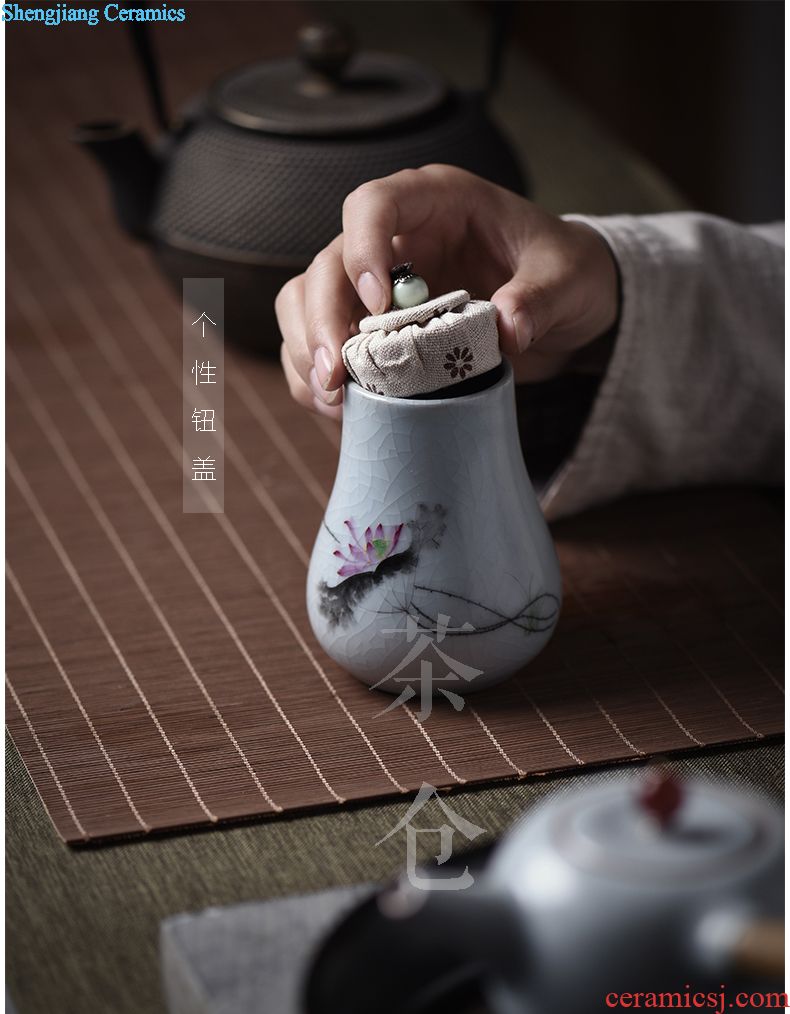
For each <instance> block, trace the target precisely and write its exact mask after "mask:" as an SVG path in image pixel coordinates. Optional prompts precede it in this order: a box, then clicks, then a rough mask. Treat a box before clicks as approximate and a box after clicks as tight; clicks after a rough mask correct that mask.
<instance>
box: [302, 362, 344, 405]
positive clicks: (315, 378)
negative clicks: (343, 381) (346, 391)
mask: <svg viewBox="0 0 790 1014" xmlns="http://www.w3.org/2000/svg"><path fill="white" fill-rule="evenodd" d="M308 379H309V381H310V388H311V390H312V392H313V395H314V396H315V397H316V398H318V400H319V401H321V402H323V403H324V404H325V405H335V404H337V402H338V401H339V399H340V398H342V396H343V392H342V390H341V391H327V390H326V388H325V387H324V385H323V384H322V383H321V378H320V376H319V375H318V372H317V370H316V368H315V367H313V369H312V370H310V374H309V377H308Z"/></svg>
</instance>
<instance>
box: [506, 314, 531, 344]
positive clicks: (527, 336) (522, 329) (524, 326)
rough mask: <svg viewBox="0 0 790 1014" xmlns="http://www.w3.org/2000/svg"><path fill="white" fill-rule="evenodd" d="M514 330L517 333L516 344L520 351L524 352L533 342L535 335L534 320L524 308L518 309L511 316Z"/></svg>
mask: <svg viewBox="0 0 790 1014" xmlns="http://www.w3.org/2000/svg"><path fill="white" fill-rule="evenodd" d="M511 320H512V321H513V330H514V331H515V334H516V345H517V346H518V350H519V352H524V351H525V349H527V348H529V346H530V345H531V344H532V340H533V338H534V335H533V333H532V321H531V320H530V319H529V317H528V316H527V314H526V313H524V311H523V310H516V312H515V313H514V314H513V316H512V317H511Z"/></svg>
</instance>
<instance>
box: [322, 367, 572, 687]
mask: <svg viewBox="0 0 790 1014" xmlns="http://www.w3.org/2000/svg"><path fill="white" fill-rule="evenodd" d="M560 604H561V583H560V573H559V566H558V563H557V557H556V554H555V552H554V546H553V544H552V541H551V537H550V535H549V532H548V528H547V526H546V522H545V521H544V518H543V515H542V513H541V510H540V507H539V506H538V503H537V500H536V497H535V493H534V491H533V489H532V486H531V484H530V481H529V478H528V476H527V471H526V468H525V466H524V459H523V457H522V453H521V447H520V443H519V438H518V430H517V426H516V411H515V394H514V386H513V373H512V370H511V368H510V366H509V365H508V364H506V363H503V364H502V366H501V367H500V368H499V370H498V372H497V374H496V375H495V376H494V379H493V380H492V381H491V382H490V385H489V386H488V387H486V388H485V389H483V390H480V391H477V392H476V393H473V394H467V395H462V396H456V397H446V398H389V397H385V396H382V395H378V394H374V393H373V392H370V391H367V390H365V389H364V388H362V387H360V386H359V385H358V384H356V383H355V382H354V381H349V382H348V384H347V386H346V391H345V401H344V408H343V439H342V446H341V451H340V462H339V466H338V472H337V477H336V479H335V485H334V489H333V490H332V495H331V497H330V500H329V504H328V506H327V509H326V514H325V516H324V521H323V523H322V525H321V528H320V530H319V533H318V537H317V539H316V542H315V546H314V548H313V554H312V558H311V561H310V568H309V571H308V578H307V607H308V613H309V616H310V622H311V623H312V626H313V630H314V632H315V635H316V637H317V638H318V640H319V642H320V643H321V645H322V647H323V648H324V650H325V651H326V652H327V654H329V655H330V656H331V657H332V658H333V659H335V661H337V662H338V663H339V664H340V665H342V666H343V667H344V668H346V669H348V670H349V671H350V672H352V673H353V674H354V675H355V676H357V677H358V678H359V679H360V680H362V681H363V682H365V683H368V684H370V685H378V686H379V688H380V689H383V690H388V691H390V692H392V693H401V692H402V691H403V690H404V688H405V686H407V685H411V686H414V687H415V688H416V687H417V686H418V685H420V683H421V680H422V681H423V684H422V685H423V686H424V682H425V680H426V678H427V677H428V676H430V679H431V681H432V684H433V692H434V693H437V692H439V691H440V690H441V689H443V690H446V691H447V692H448V693H449V694H460V695H463V694H465V693H468V692H470V691H475V690H479V689H483V688H484V687H488V686H492V685H493V684H495V683H498V682H500V681H501V680H503V679H506V678H507V677H508V676H511V675H512V674H513V673H515V672H517V671H518V670H519V669H521V668H522V667H523V666H524V665H526V663H528V662H529V661H531V660H532V659H533V658H534V657H535V656H536V655H537V654H538V653H539V652H540V651H541V650H542V649H543V647H545V645H546V643H547V642H548V640H549V638H550V637H551V635H552V633H553V631H554V628H555V626H556V623H557V620H558V617H559V612H560Z"/></svg>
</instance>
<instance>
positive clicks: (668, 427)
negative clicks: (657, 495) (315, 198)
mask: <svg viewBox="0 0 790 1014" xmlns="http://www.w3.org/2000/svg"><path fill="white" fill-rule="evenodd" d="M581 220H583V221H585V222H586V223H587V224H588V225H590V226H592V227H593V228H596V229H597V230H598V231H599V232H600V233H601V234H602V235H603V236H604V238H605V239H606V241H607V242H608V243H609V245H610V247H611V249H612V251H613V253H614V256H615V258H616V260H617V263H618V265H619V269H620V273H621V282H622V311H621V317H620V322H619V327H618V332H617V336H616V340H615V342H614V345H613V348H612V351H611V357H610V360H609V363H608V366H607V368H606V371H605V375H604V376H603V378H602V379H601V381H600V385H599V386H598V389H597V392H595V396H594V401H593V404H592V407H591V408H590V410H589V414H588V415H587V417H586V420H585V421H584V422H583V424H582V425H581V426H580V430H581V431H580V434H579V436H578V440H577V442H576V445H575V447H574V449H573V450H572V452H570V454H569V455H568V457H567V458H566V459H565V460H564V462H563V463H562V464H561V465H560V467H559V469H558V470H557V471H556V472H555V474H554V475H553V476H552V477H551V478H550V480H549V481H548V483H547V484H546V486H545V488H544V490H543V504H544V509H545V510H546V512H547V514H548V515H549V516H550V517H559V516H562V515H565V514H570V513H574V512H576V511H579V510H582V509H584V508H585V507H589V506H592V505H594V504H596V503H600V502H603V501H605V500H609V499H612V498H614V497H617V496H620V495H622V494H625V493H628V492H634V491H638V490H649V489H661V488H667V487H671V486H680V485H689V484H701V483H708V482H768V483H772V482H779V481H781V476H782V467H783V361H784V356H783V335H784V328H783V316H784V302H783V298H784V248H783V233H782V234H781V235H780V234H779V233H778V232H777V230H776V229H774V230H773V231H772V230H770V229H766V228H765V227H758V228H748V227H745V226H739V225H736V224H734V223H731V222H726V221H723V220H721V219H716V218H712V217H709V216H703V215H697V214H672V215H660V216H648V217H643V218H631V217H627V216H618V217H614V218H604V219H594V218H585V219H581ZM527 460H528V464H530V460H529V454H528V459H527Z"/></svg>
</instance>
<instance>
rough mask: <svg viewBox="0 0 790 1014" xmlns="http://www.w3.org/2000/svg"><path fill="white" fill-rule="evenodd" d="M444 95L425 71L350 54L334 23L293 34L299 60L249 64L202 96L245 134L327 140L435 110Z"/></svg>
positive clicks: (390, 58) (399, 61)
mask: <svg viewBox="0 0 790 1014" xmlns="http://www.w3.org/2000/svg"><path fill="white" fill-rule="evenodd" d="M446 93H447V89H446V86H445V84H444V82H443V81H442V80H441V79H440V78H439V77H438V76H437V75H436V74H434V73H433V72H432V71H430V70H428V69H427V68H425V67H422V66H421V65H420V64H418V63H415V62H414V61H413V60H409V59H407V58H406V57H403V56H396V55H394V54H390V53H372V52H366V53H356V54H355V53H354V52H353V43H352V40H351V38H350V36H349V35H348V33H347V32H345V31H344V30H343V29H342V28H341V27H339V26H338V25H336V24H312V25H308V26H307V27H306V28H303V29H302V30H301V32H300V33H299V59H295V58H291V59H284V60H269V61H265V62H259V63H254V64H250V65H248V66H246V67H242V68H241V69H240V70H236V71H234V72H232V73H230V74H227V75H225V76H224V77H222V78H220V79H219V81H217V82H216V83H215V84H214V85H213V87H212V88H211V90H210V91H209V104H210V106H211V108H212V109H213V111H214V112H215V113H216V114H217V115H218V116H220V117H221V118H222V119H224V120H227V121H228V122H229V123H233V124H234V125H235V126H237V127H244V128H245V129H247V130H259V131H266V132H269V133H274V134H285V135H289V136H302V137H321V136H323V137H327V136H331V135H334V134H357V133H363V132H367V131H371V130H381V129H384V128H387V127H392V126H396V125H399V124H402V123H405V122H407V121H409V120H412V119H415V118H416V117H418V116H422V115H424V114H426V113H429V112H431V111H432V110H434V109H436V108H437V107H438V106H439V104H440V103H441V102H442V100H443V99H444V97H445V95H446Z"/></svg>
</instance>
